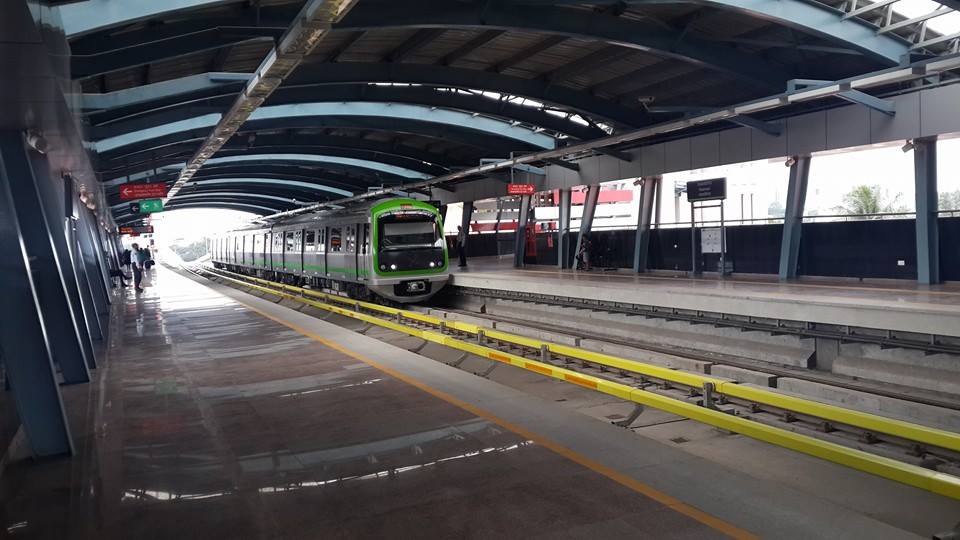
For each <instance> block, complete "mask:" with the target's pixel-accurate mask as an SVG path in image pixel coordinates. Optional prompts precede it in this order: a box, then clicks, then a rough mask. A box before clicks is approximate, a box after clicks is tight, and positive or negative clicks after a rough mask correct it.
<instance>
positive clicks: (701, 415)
mask: <svg viewBox="0 0 960 540" xmlns="http://www.w3.org/2000/svg"><path fill="white" fill-rule="evenodd" d="M201 272H203V273H207V274H210V275H213V276H215V277H217V278H219V279H223V280H227V281H230V282H233V283H236V284H238V285H240V286H242V287H246V288H251V289H254V290H258V291H261V292H264V293H267V294H271V295H275V296H279V297H280V298H283V299H289V300H293V301H297V302H301V303H304V304H307V305H309V306H313V307H316V308H319V309H323V310H325V311H329V312H332V313H335V314H338V315H342V316H346V317H349V318H352V319H356V320H360V321H363V322H365V323H368V324H371V325H376V326H380V327H383V328H387V329H390V330H394V331H397V332H400V333H403V334H406V335H410V336H414V337H418V338H420V339H423V340H425V341H428V342H432V343H437V344H439V345H443V346H446V347H450V348H453V349H457V350H460V351H463V352H466V353H470V354H474V355H476V356H480V357H482V358H486V359H489V360H493V361H496V362H500V363H503V364H508V365H512V366H515V367H519V368H521V369H525V370H527V371H532V372H534V373H538V374H540V375H545V376H549V377H552V378H555V379H559V380H562V381H565V382H569V383H572V384H576V385H578V386H582V387H584V388H588V389H590V390H595V391H598V392H602V393H605V394H608V395H611V396H614V397H617V398H619V399H622V400H625V401H630V402H633V403H636V404H640V405H646V406H650V407H654V408H656V409H660V410H662V411H665V412H669V413H672V414H676V415H678V416H681V417H684V418H688V419H691V420H695V421H698V422H701V423H704V424H708V425H712V426H714V427H717V428H720V429H725V430H727V431H731V432H735V433H739V434H741V435H744V436H747V437H750V438H753V439H757V440H760V441H764V442H767V443H771V444H775V445H777V446H781V447H784V448H788V449H791V450H794V451H797V452H801V453H804V454H808V455H811V456H814V457H817V458H820V459H824V460H827V461H831V462H834V463H838V464H841V465H844V466H847V467H850V468H854V469H857V470H860V471H864V472H868V473H871V474H874V475H877V476H881V477H883V478H887V479H890V480H894V481H896V482H900V483H903V484H907V485H911V486H914V487H917V488H920V489H924V490H927V491H931V492H933V493H937V494H939V495H944V496H947V497H951V498H954V499H960V478H958V477H956V476H953V475H949V474H946V473H942V472H937V471H933V470H930V469H926V468H923V467H920V466H917V465H912V464H908V463H904V462H901V461H897V460H895V459H892V458H888V457H883V456H878V455H876V454H872V453H869V452H865V451H863V450H858V449H854V448H850V447H847V446H844V445H841V444H837V443H833V442H829V441H823V440H820V439H817V438H814V437H810V436H808V435H803V434H799V433H794V432H792V431H789V430H785V429H782V428H778V427H775V426H771V425H767V424H764V423H761V422H758V421H754V420H749V419H746V418H743V417H740V416H735V415H731V414H728V413H725V412H722V411H718V410H714V409H712V408H709V407H705V406H700V405H696V404H692V403H688V402H685V401H681V400H678V399H674V398H671V397H668V396H664V395H661V394H656V393H653V392H650V391H647V390H643V389H640V388H635V387H633V386H630V385H627V384H623V383H620V382H616V381H611V380H608V379H605V378H601V377H596V376H593V375H589V374H585V373H581V372H577V371H574V370H571V369H567V368H564V367H560V366H555V365H552V364H548V363H545V362H541V361H537V360H531V359H530V358H526V357H524V356H520V355H517V354H513V353H511V352H507V351H502V350H499V349H495V348H492V347H489V346H486V345H483V344H479V343H475V342H468V341H465V340H463V339H459V338H457V337H456V336H451V335H449V334H447V333H445V332H444V331H445V329H451V330H458V331H461V332H465V333H470V331H471V330H473V331H476V332H477V334H476V335H477V336H478V337H481V338H489V339H493V340H497V341H504V340H509V341H507V342H510V343H514V344H517V345H524V344H526V345H527V346H534V345H536V344H540V345H545V346H547V347H548V348H549V349H550V350H551V352H554V353H556V354H558V355H564V356H567V355H568V354H577V355H582V354H583V353H584V351H581V350H579V349H577V348H575V347H569V346H565V345H557V344H553V343H547V342H543V341H540V340H536V339H533V338H527V337H522V336H514V335H512V334H508V333H506V332H499V331H496V330H493V329H488V328H484V327H479V326H477V325H474V324H470V323H462V322H456V321H444V320H442V319H439V318H437V317H432V316H429V315H425V314H422V313H416V312H411V311H408V310H404V309H399V308H393V307H389V306H382V305H379V304H372V303H369V302H363V301H359V300H354V299H351V298H346V297H342V296H337V295H333V294H328V293H323V292H318V291H312V290H310V289H304V288H302V287H296V286H293V285H287V284H280V283H276V282H271V281H268V280H264V279H260V278H254V277H250V276H244V275H241V274H235V273H233V272H226V271H222V270H210V269H204V270H202V271H201ZM227 274H231V275H234V276H237V277H239V278H241V279H237V278H234V277H230V275H227ZM251 282H253V283H251ZM310 297H313V298H317V299H323V300H327V301H328V302H336V303H339V304H341V305H342V306H345V307H340V306H335V305H333V304H331V303H324V302H320V301H318V300H314V299H312V298H310ZM361 308H362V309H368V310H371V311H374V312H376V313H379V314H382V315H388V316H391V317H393V318H394V319H393V320H391V319H385V318H383V317H378V316H375V315H370V314H367V313H363V312H362V311H361ZM404 319H410V320H411V321H416V322H419V323H426V324H430V325H433V324H436V325H437V326H438V327H439V331H436V330H433V329H422V328H418V327H416V326H411V325H409V324H404V323H403V322H402V321H403V320H404ZM588 357H589V358H593V359H594V360H589V361H591V362H593V361H596V362H597V363H608V364H609V365H610V366H611V367H617V369H628V370H634V369H639V370H643V372H646V373H649V374H651V376H653V377H656V378H661V377H664V378H666V377H670V378H669V379H666V380H675V381H676V382H678V383H679V384H693V385H695V384H697V383H698V382H700V381H702V382H711V383H715V384H717V385H718V386H717V388H718V391H719V389H720V388H725V389H726V391H729V390H730V389H731V388H732V387H735V386H737V385H736V383H730V382H729V381H726V380H723V379H717V378H713V377H701V376H698V375H696V374H688V373H678V372H675V371H674V370H670V369H667V368H661V367H659V366H652V365H649V364H643V363H641V362H635V361H632V360H626V359H622V358H617V357H613V356H610V355H605V354H601V353H588ZM681 381H685V382H681ZM720 385H722V386H720ZM744 388H746V387H744ZM752 390H755V392H752V393H750V392H748V393H746V394H743V393H741V394H740V395H749V396H752V397H755V398H759V399H765V398H766V397H768V396H765V394H767V393H768V392H765V391H763V390H759V389H752ZM734 391H735V392H739V390H737V389H734ZM728 395H729V394H728ZM774 397H776V398H778V403H781V404H783V405H788V406H803V407H804V410H808V411H812V412H817V413H818V414H820V413H823V414H830V415H833V414H836V413H837V412H838V411H836V410H835V409H839V410H840V411H842V412H843V414H844V416H843V417H844V418H846V419H848V420H850V421H866V420H868V419H866V418H864V417H873V418H872V419H869V421H870V422H871V425H875V426H883V425H884V424H885V421H889V419H885V418H882V417H876V416H875V415H868V414H866V413H859V412H856V411H849V410H846V409H841V408H839V407H834V406H830V405H823V404H820V403H796V402H806V401H807V400H802V399H799V398H790V400H786V401H779V399H780V398H783V397H784V396H780V395H775V396H774ZM893 422H894V423H896V424H904V426H902V427H903V428H904V430H905V431H908V432H909V433H911V434H913V435H916V436H919V437H923V438H926V439H931V440H936V441H938V442H940V443H943V444H948V445H953V444H954V443H953V441H951V440H948V439H949V437H955V438H958V439H960V437H958V436H957V434H953V433H949V432H942V435H945V436H947V438H946V439H941V438H940V436H939V435H938V436H935V437H931V433H929V431H928V430H932V428H925V427H923V426H916V425H914V424H909V423H907V422H900V421H893ZM932 431H940V430H932Z"/></svg>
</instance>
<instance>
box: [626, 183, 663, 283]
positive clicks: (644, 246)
mask: <svg viewBox="0 0 960 540" xmlns="http://www.w3.org/2000/svg"><path fill="white" fill-rule="evenodd" d="M661 180H663V177H662V176H659V175H658V176H645V177H643V178H642V179H641V180H640V181H641V182H642V183H641V184H640V209H639V212H637V214H638V215H637V238H636V241H635V243H634V248H633V271H634V272H638V273H640V272H646V271H647V263H648V259H649V251H650V224H651V223H652V222H653V215H654V201H656V200H657V195H658V194H659V193H660V181H661Z"/></svg>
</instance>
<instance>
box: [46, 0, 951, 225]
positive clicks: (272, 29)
mask: <svg viewBox="0 0 960 540" xmlns="http://www.w3.org/2000/svg"><path fill="white" fill-rule="evenodd" d="M903 1H908V0H903ZM940 4H941V5H940V6H939V7H938V9H937V10H936V11H933V12H929V13H922V14H919V15H912V16H909V17H908V16H907V15H905V14H903V13H901V12H899V11H898V10H897V9H896V7H897V5H898V2H897V1H890V0H880V1H878V2H876V3H869V2H865V1H863V0H861V1H860V2H857V1H856V0H853V1H852V2H851V1H848V0H843V1H824V2H817V1H807V0H738V1H733V0H633V1H631V0H621V1H613V0H594V1H592V2H580V1H577V0H489V1H487V0H483V1H480V0H476V1H473V0H355V1H352V2H351V1H333V0H328V1H326V2H321V1H311V2H305V1H303V0H243V1H237V0H167V1H164V2H135V1H127V2H116V1H108V0H89V1H87V2H81V3H76V4H68V5H65V6H62V7H61V8H60V9H61V10H62V11H61V17H62V19H63V22H64V24H65V26H66V31H67V33H68V38H69V40H70V46H71V52H72V56H71V60H70V61H71V63H72V66H71V67H72V73H73V77H74V78H75V79H76V81H77V82H78V83H79V85H80V87H81V88H82V92H83V95H82V109H83V110H82V113H83V117H84V122H85V127H86V129H87V138H88V140H89V141H90V143H89V144H90V146H91V150H92V151H93V153H94V154H95V160H94V163H95V167H96V172H97V176H98V178H99V179H100V180H101V181H102V182H103V183H104V185H105V188H106V190H107V194H108V198H109V201H110V203H111V204H112V205H114V206H113V212H114V216H115V218H116V220H117V222H118V223H124V222H130V221H131V220H135V219H139V218H140V216H136V215H130V214H129V209H128V206H129V205H127V204H125V203H123V202H121V200H120V198H119V188H120V186H121V185H122V184H124V183H126V182H133V181H144V180H148V181H164V182H167V183H169V184H171V185H172V186H173V187H174V189H173V190H172V191H171V193H172V195H171V197H170V199H169V200H168V207H169V208H171V209H172V208H187V207H197V206H206V207H223V208H234V209H241V210H248V211H251V212H256V213H258V214H261V215H268V214H273V213H276V212H281V211H289V210H293V209H297V208H301V207H304V206H306V205H308V204H312V203H317V202H325V201H336V200H338V199H343V198H346V197H351V196H354V195H359V194H363V193H367V192H369V191H371V190H376V189H381V188H384V187H396V186H404V185H406V184H409V183H415V182H420V181H423V180H427V179H431V178H434V177H442V176H444V175H448V174H451V173H454V172H456V171H462V170H464V169H470V168H473V167H477V166H478V165H479V164H481V163H485V162H489V161H499V160H504V159H507V158H509V157H511V156H517V155H525V154H531V153H535V152H542V151H544V150H554V149H562V148H564V147H567V146H573V145H577V144H580V143H583V142H587V141H592V140H596V139H600V138H603V137H608V136H610V135H617V134H621V133H628V132H630V131H633V130H637V129H641V128H645V127H648V126H653V125H657V124H659V123H662V122H665V121H670V120H673V119H679V118H684V117H685V116H689V115H691V114H698V113H702V112H704V111H711V110H717V109H721V108H724V107H729V106H731V105H734V104H737V103H743V102H747V101H750V100H755V99H758V98H762V97H765V96H771V95H778V94H782V93H784V92H786V91H787V90H788V87H789V85H790V84H792V85H794V87H795V86H796V85H797V84H801V85H804V84H805V85H807V86H809V85H811V84H819V83H824V82H832V81H841V80H844V79H848V78H851V77H855V76H858V75H862V74H865V73H870V72H875V71H879V70H884V69H887V68H893V67H897V66H903V65H908V64H910V63H911V62H914V61H916V60H918V59H923V58H929V57H937V56H940V55H945V54H951V53H954V52H956V48H957V40H958V37H960V36H958V35H957V34H951V33H949V32H936V31H934V30H933V29H931V28H930V22H931V21H934V20H936V19H937V18H941V17H950V16H952V15H955V13H954V12H953V9H954V8H960V1H958V0H943V1H942V2H940ZM331 6H332V9H333V10H334V11H336V13H334V14H333V15H331V16H330V18H329V19H328V20H327V21H326V22H323V23H319V22H317V21H316V19H312V18H311V17H310V13H313V12H314V11H316V10H317V9H327V10H329V9H331ZM337 10H339V11H337ZM301 38H302V39H301ZM304 43H305V44H306V45H304ZM283 63H287V68H285V70H284V71H282V75H280V76H276V75H275V72H274V71H270V72H268V71H267V69H268V67H269V69H271V70H273V69H276V66H278V65H280V64H283ZM798 81H799V83H798ZM867 97H868V98H869V96H867ZM825 103H826V105H829V102H823V101H820V102H817V103H816V104H803V103H798V104H795V105H791V106H790V107H793V109H791V108H790V107H787V108H782V109H778V110H777V111H773V112H770V113H767V114H768V115H784V114H788V113H789V112H790V111H791V110H795V109H796V108H803V107H814V106H820V107H822V106H825ZM238 111H239V113H238ZM764 119H765V117H764V115H763V114H759V115H755V116H749V117H748V116H743V117H741V118H736V119H734V120H731V121H727V122H721V123H720V124H717V125H711V126H709V127H706V126H701V127H700V128H698V129H722V128H723V127H724V125H726V126H727V127H729V126H731V125H732V124H731V122H735V123H741V124H749V125H751V126H757V127H758V129H763V128H764ZM630 144H634V145H635V144H637V143H636V142H634V143H624V144H622V145H620V146H617V145H605V146H603V147H599V148H597V149H596V151H597V152H602V153H606V154H609V155H613V156H622V154H621V153H620V150H622V149H623V148H626V147H629V146H630ZM548 163H558V160H557V159H555V158H545V159H544V160H543V161H542V162H536V163H534V165H545V164H548ZM559 163H563V162H559ZM568 165H569V164H568ZM571 166H572V165H571ZM496 174H498V173H497V172H492V173H491V174H490V175H493V176H495V175H496ZM488 176H489V175H488ZM418 189H421V191H422V192H424V194H429V193H428V192H426V191H423V188H418ZM445 189H455V186H454V187H453V188H451V187H447V188H445ZM427 191H429V190H427Z"/></svg>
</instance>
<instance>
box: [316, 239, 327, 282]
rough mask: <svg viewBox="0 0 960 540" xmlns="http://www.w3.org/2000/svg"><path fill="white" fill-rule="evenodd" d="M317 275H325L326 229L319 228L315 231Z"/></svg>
mask: <svg viewBox="0 0 960 540" xmlns="http://www.w3.org/2000/svg"><path fill="white" fill-rule="evenodd" d="M317 273H318V274H320V275H321V276H325V275H326V274H327V228H326V227H321V228H320V230H319V231H317Z"/></svg>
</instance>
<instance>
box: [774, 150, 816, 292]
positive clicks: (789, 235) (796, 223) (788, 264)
mask: <svg viewBox="0 0 960 540" xmlns="http://www.w3.org/2000/svg"><path fill="white" fill-rule="evenodd" d="M792 159H793V165H791V166H790V180H789V183H788V184H787V208H786V213H785V214H784V217H783V239H782V240H781V241H780V273H779V276H780V279H781V280H782V281H784V280H788V279H796V277H797V263H798V262H799V260H800V236H801V232H802V228H803V209H804V205H805V202H806V200H807V180H808V179H809V178H810V156H795V157H793V158H792Z"/></svg>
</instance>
